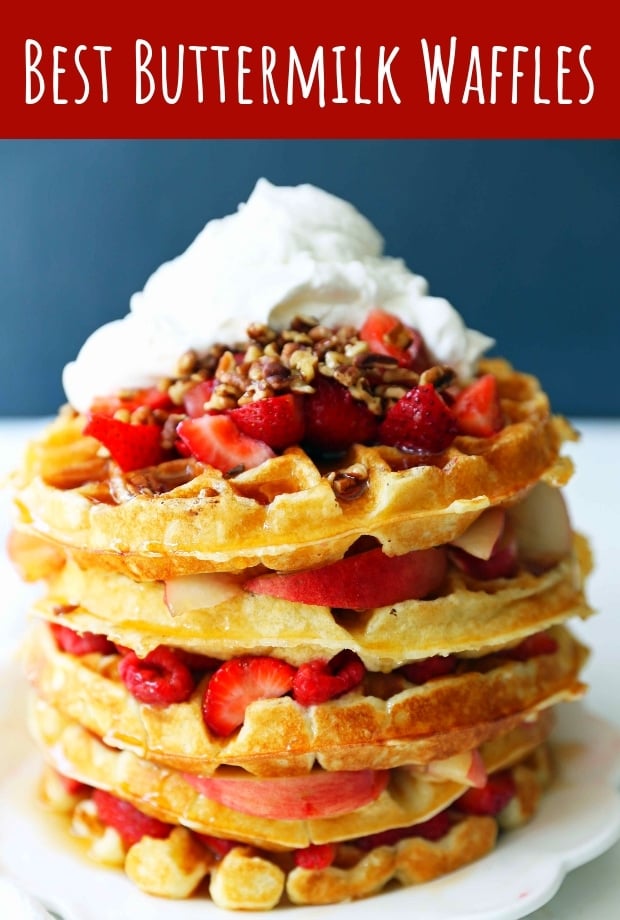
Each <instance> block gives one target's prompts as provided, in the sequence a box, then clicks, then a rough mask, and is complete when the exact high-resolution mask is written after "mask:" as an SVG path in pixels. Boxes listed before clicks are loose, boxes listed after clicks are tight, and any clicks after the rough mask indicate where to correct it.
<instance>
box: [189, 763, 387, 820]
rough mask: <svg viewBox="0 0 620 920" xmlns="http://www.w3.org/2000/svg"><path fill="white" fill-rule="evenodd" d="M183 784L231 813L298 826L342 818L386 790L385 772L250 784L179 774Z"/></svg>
mask: <svg viewBox="0 0 620 920" xmlns="http://www.w3.org/2000/svg"><path fill="white" fill-rule="evenodd" d="M185 778H186V779H187V781H188V782H189V783H191V785H192V786H193V787H194V788H195V789H198V791H199V792H201V793H202V794H203V795H204V796H206V797H207V798H209V799H213V801H215V802H219V804H220V805H225V806H226V807H227V808H232V809H234V811H240V812H242V813H243V814H246V815H254V816H255V817H258V818H272V819H274V820H276V821H301V820H303V819H304V818H329V817H331V816H333V815H343V814H348V813H349V812H352V811H356V809H358V808H362V807H363V806H364V805H368V804H369V803H370V802H374V800H375V799H376V798H378V796H379V795H380V794H381V793H382V792H383V790H384V789H385V787H386V786H387V783H388V780H389V771H388V770H345V771H342V772H336V773H328V772H327V771H325V770H315V771H314V772H312V773H309V774H307V775H306V776H290V777H289V776H281V777H276V778H274V779H255V778H254V777H252V776H249V775H248V774H247V773H244V772H243V771H242V770H234V769H230V770H228V771H227V774H226V775H225V776H224V775H222V776H218V775H216V776H209V777H200V776H192V775H191V774H185Z"/></svg>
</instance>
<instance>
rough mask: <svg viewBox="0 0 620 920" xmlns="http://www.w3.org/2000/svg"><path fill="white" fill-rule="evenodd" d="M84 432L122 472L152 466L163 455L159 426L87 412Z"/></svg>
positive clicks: (162, 457)
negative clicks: (105, 449) (98, 442)
mask: <svg viewBox="0 0 620 920" xmlns="http://www.w3.org/2000/svg"><path fill="white" fill-rule="evenodd" d="M84 434H86V435H90V436H91V437H93V438H96V439H97V440H98V441H101V443H102V444H103V445H104V447H107V449H108V450H109V451H110V455H111V457H112V459H113V460H114V461H115V462H116V463H118V465H119V466H120V468H121V469H122V470H123V471H124V472H126V473H127V472H129V471H130V470H139V469H143V468H144V467H146V466H155V464H157V463H160V462H161V461H162V460H164V458H165V456H166V452H165V451H164V448H163V447H162V441H161V434H162V429H161V427H160V426H159V425H150V424H148V425H132V424H131V423H130V422H121V421H120V420H119V419H116V418H110V417H109V416H107V415H96V414H94V413H91V414H90V415H89V416H88V421H87V422H86V425H85V426H84Z"/></svg>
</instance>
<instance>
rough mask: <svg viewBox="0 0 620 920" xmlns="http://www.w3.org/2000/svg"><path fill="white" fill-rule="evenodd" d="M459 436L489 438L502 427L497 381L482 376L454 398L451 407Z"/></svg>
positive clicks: (489, 375) (488, 376)
mask: <svg viewBox="0 0 620 920" xmlns="http://www.w3.org/2000/svg"><path fill="white" fill-rule="evenodd" d="M452 408H453V411H454V414H455V415H456V420H457V424H458V428H459V432H460V433H461V434H469V435H473V436H474V437H477V438H489V437H491V435H493V434H496V433H497V432H498V431H500V429H501V428H502V427H503V424H504V420H503V415H502V407H501V405H500V401H499V392H498V389H497V380H496V379H495V377H494V376H493V374H484V375H483V376H482V377H479V378H478V380H475V381H474V383H471V384H470V385H469V386H468V387H465V389H464V390H461V392H460V393H458V395H457V396H456V398H455V400H454V404H453V406H452Z"/></svg>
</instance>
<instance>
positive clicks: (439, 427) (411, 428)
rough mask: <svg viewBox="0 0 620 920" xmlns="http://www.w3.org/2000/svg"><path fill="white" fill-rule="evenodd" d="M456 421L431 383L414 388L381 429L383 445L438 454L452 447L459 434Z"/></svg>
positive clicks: (395, 407) (387, 417)
mask: <svg viewBox="0 0 620 920" xmlns="http://www.w3.org/2000/svg"><path fill="white" fill-rule="evenodd" d="M457 431H458V429H457V424H456V418H455V415H454V413H453V411H452V410H451V409H450V407H449V406H448V405H447V404H446V403H445V401H444V400H443V399H442V397H441V396H440V395H439V393H438V392H437V390H436V389H435V387H434V386H432V385H431V384H430V383H425V384H421V385H420V386H417V387H412V389H411V390H409V391H408V392H407V393H405V395H404V396H401V398H400V399H399V400H398V402H397V403H395V404H394V405H393V406H392V407H391V408H390V409H388V411H387V414H386V416H385V419H384V420H383V422H382V423H381V425H380V427H379V439H380V440H381V442H382V443H383V444H389V445H391V446H393V447H400V448H401V449H402V450H415V451H421V452H424V453H430V454H435V453H439V452H440V451H442V450H445V449H446V448H447V447H449V446H450V444H451V443H452V441H453V440H454V438H455V437H456V434H457Z"/></svg>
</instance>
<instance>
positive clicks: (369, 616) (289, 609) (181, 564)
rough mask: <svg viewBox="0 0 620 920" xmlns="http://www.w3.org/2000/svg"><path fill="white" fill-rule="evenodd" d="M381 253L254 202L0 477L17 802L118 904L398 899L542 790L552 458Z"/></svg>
mask: <svg viewBox="0 0 620 920" xmlns="http://www.w3.org/2000/svg"><path fill="white" fill-rule="evenodd" d="M382 249H383V242H382V239H381V237H380V236H379V234H378V233H377V231H376V230H375V229H374V228H373V227H372V226H371V225H370V224H369V223H368V222H367V221H366V220H365V218H364V217H362V216H361V215H360V214H359V213H358V212H357V211H356V210H355V209H354V208H353V207H352V206H351V205H349V204H347V203H346V202H344V201H341V200H340V199H338V198H335V197H334V196H332V195H330V194H328V193H326V192H324V191H321V190H319V189H317V188H314V187H312V186H309V185H300V186H297V187H292V188H278V187H274V186H273V185H271V184H270V183H268V182H267V181H266V180H260V181H259V182H258V183H257V185H256V188H255V189H254V191H253V192H252V194H251V196H250V198H249V200H248V201H247V203H245V204H244V205H242V206H240V207H239V209H238V211H237V212H236V213H235V214H233V215H231V216H229V217H226V218H224V219H222V220H213V221H211V222H209V223H208V224H207V225H206V226H205V228H204V229H203V230H202V232H201V233H200V234H199V235H198V237H197V238H196V239H195V240H194V242H193V243H192V244H191V245H190V246H189V248H188V249H187V251H186V252H184V253H183V254H182V255H180V256H179V257H178V258H176V259H174V260H172V261H171V262H168V263H166V264H164V265H163V266H161V267H160V268H159V269H158V270H157V271H156V272H155V273H154V274H153V276H152V277H151V278H150V279H149V280H148V281H147V283H146V286H145V288H144V290H143V291H141V292H140V293H138V294H136V295H134V297H133V298H132V300H131V311H130V313H129V315H128V316H126V317H125V318H124V319H122V320H119V321H116V322H113V323H110V324H108V325H106V326H104V327H102V328H101V329H99V330H97V331H96V332H95V333H94V334H93V335H92V336H91V337H90V338H89V339H88V340H87V342H86V343H85V345H84V346H83V348H82V350H81V351H80V353H79V355H78V357H77V359H76V360H75V361H74V362H73V363H71V364H69V365H68V366H67V367H66V368H65V372H64V378H63V380H64V386H65V391H66V395H67V400H68V403H67V405H66V406H64V407H63V408H62V409H61V410H60V412H59V414H58V417H57V418H56V419H55V420H54V421H53V422H52V423H51V424H50V425H49V426H48V427H47V429H46V430H45V431H43V432H42V434H41V436H40V437H39V438H38V439H37V440H36V441H34V442H33V443H31V444H30V445H29V446H28V447H27V450H26V452H25V455H24V458H23V462H22V464H21V466H20V468H19V469H18V470H16V471H15V473H14V474H13V476H12V480H11V485H12V490H13V496H14V501H15V505H16V509H17V512H16V516H15V517H16V520H15V525H14V529H13V531H12V533H11V536H10V539H9V552H10V555H11V558H12V559H13V562H14V564H15V565H16V567H17V568H18V570H19V571H20V573H21V574H22V576H23V577H24V578H25V579H26V580H28V581H38V580H41V581H43V582H44V584H45V591H44V593H42V595H41V597H40V598H39V599H38V600H37V601H36V603H35V604H34V609H33V611H32V618H31V619H32V622H31V623H30V625H29V631H28V633H27V636H26V638H25V640H24V643H23V649H22V654H23V663H24V668H25V671H26V674H27V676H28V679H29V682H30V684H31V699H30V705H29V716H28V718H29V728H30V731H31V733H32V736H33V738H34V739H35V741H36V743H37V745H38V746H39V747H40V750H41V753H42V757H43V759H44V761H45V768H44V772H43V777H42V781H41V788H40V793H41V796H42V799H43V801H44V803H45V804H46V805H47V806H48V807H51V808H53V809H57V810H64V811H66V812H67V813H68V814H69V815H70V820H71V826H72V829H73V832H74V833H75V834H77V835H79V836H81V837H83V838H85V840H86V847H87V849H88V852H89V854H90V855H91V856H92V858H93V859H94V860H97V861H99V862H100V863H102V864H103V865H104V866H108V867H109V866H117V867H122V868H124V871H125V872H126V874H127V875H128V876H129V878H130V879H131V880H132V881H133V882H134V883H135V884H136V885H137V886H138V887H139V888H141V889H142V890H143V891H145V892H148V893H149V894H151V895H155V896H162V897H167V898H187V897H190V896H192V897H210V898H211V899H212V900H213V901H214V902H215V903H216V904H217V905H218V906H220V907H224V908H230V909H259V910H260V909H264V910H266V909H270V908H272V907H275V906H276V905H277V904H291V903H292V904H329V903H336V902H340V901H344V900H349V899H355V898H362V897H365V896H368V895H373V894H375V893H377V892H379V891H380V890H381V889H382V888H383V887H384V886H386V885H387V884H388V883H390V882H398V883H401V884H403V885H412V884H417V883H422V882H425V881H428V880H430V879H433V878H435V877H438V876H440V875H445V874H447V873H450V872H452V871H453V870H455V869H457V868H459V867H461V866H464V865H466V864H468V863H470V862H472V861H473V860H476V859H478V858H480V857H483V856H484V855H485V854H486V853H488V852H489V851H491V850H492V849H493V847H494V846H495V844H496V841H497V838H498V834H502V833H504V832H506V831H508V830H509V829H511V828H514V827H516V826H518V825H520V824H523V823H524V822H527V821H528V819H529V818H530V817H531V816H532V815H533V814H534V812H535V811H536V808H537V805H538V802H539V799H540V797H541V795H542V794H543V793H544V791H545V788H546V786H547V785H548V784H549V783H550V782H552V781H553V773H554V755H553V734H552V730H553V723H554V710H555V707H556V706H557V704H558V703H560V702H562V701H570V700H575V699H578V698H579V697H581V696H582V694H583V693H584V690H585V686H584V684H583V682H582V681H581V678H580V674H581V671H582V668H583V665H584V661H585V659H586V656H587V650H586V649H585V648H584V647H583V645H582V644H581V643H580V642H579V641H578V640H577V638H576V637H575V636H574V635H573V634H572V633H571V630H570V625H569V624H568V621H569V620H571V618H585V617H587V616H588V615H589V614H590V613H591V609H590V607H589V605H588V602H587V600H586V598H585V597H584V593H583V583H584V579H585V577H586V575H587V574H588V571H589V567H590V559H589V553H588V547H587V544H586V542H585V540H584V539H583V538H582V537H580V536H579V535H578V534H576V533H575V532H574V531H573V529H572V526H571V522H570V519H569V516H568V513H567V510H566V506H565V503H564V499H563V496H562V486H564V485H565V484H566V482H567V481H568V479H569V477H570V475H571V472H572V469H571V465H570V463H569V461H568V460H567V459H566V458H564V457H562V455H561V447H562V443H563V441H565V440H566V439H569V438H573V437H574V433H573V432H572V430H571V428H570V426H569V425H568V423H567V422H566V421H565V420H563V419H562V418H559V417H555V416H553V415H552V414H551V411H550V408H549V404H548V400H547V397H546V396H545V394H544V392H543V391H542V390H541V388H540V386H539V384H538V382H537V380H536V379H535V378H533V377H531V376H529V375H527V374H523V373H520V372H518V371H517V370H515V369H513V368H512V367H511V365H510V364H509V363H507V361H505V360H503V359H489V358H485V357H483V356H484V355H485V353H486V352H487V351H488V350H489V347H490V346H491V345H492V344H493V343H492V341H491V340H490V339H488V338H486V337H485V336H483V335H481V334H480V333H478V332H474V331H472V330H470V329H467V328H466V326H465V325H464V323H463V321H462V319H461V318H460V316H459V315H458V313H457V312H456V311H455V310H454V309H453V308H452V307H451V305H450V304H449V303H448V302H447V301H445V300H443V299H441V298H436V297H431V296H429V295H428V293H427V285H426V282H425V281H424V279H423V278H421V277H420V276H418V275H415V274H413V273H412V272H411V271H409V269H408V268H407V267H406V266H405V265H404V264H403V262H402V261H401V260H398V259H392V258H388V257H386V256H384V255H383V254H382ZM102 871H105V870H104V869H102Z"/></svg>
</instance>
